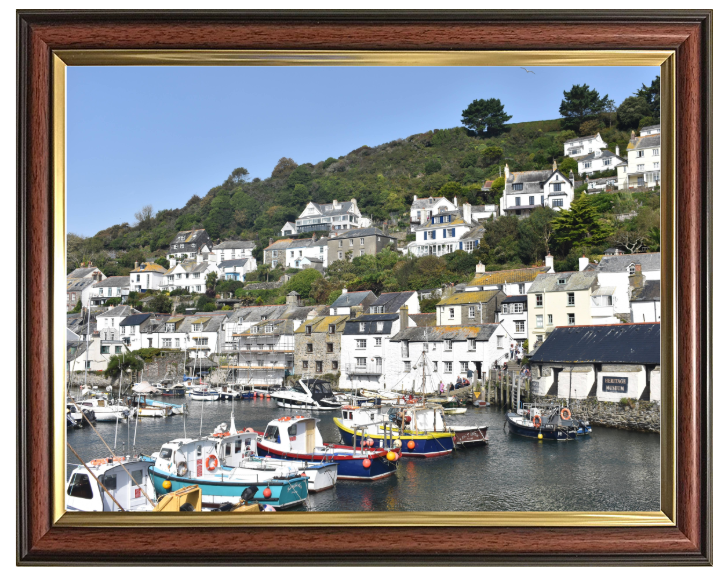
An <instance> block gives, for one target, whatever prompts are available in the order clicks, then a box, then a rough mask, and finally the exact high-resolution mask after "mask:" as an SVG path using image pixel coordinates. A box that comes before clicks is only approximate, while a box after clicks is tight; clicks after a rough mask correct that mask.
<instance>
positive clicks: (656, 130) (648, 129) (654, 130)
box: [640, 124, 660, 136]
mask: <svg viewBox="0 0 720 576" xmlns="http://www.w3.org/2000/svg"><path fill="white" fill-rule="evenodd" d="M653 134H660V124H654V125H653V126H645V128H640V136H651V135H653Z"/></svg>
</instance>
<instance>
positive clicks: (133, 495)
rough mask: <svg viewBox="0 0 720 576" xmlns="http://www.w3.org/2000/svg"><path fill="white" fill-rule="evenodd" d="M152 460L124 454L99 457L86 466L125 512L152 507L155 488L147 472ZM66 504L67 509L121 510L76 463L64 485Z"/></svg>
mask: <svg viewBox="0 0 720 576" xmlns="http://www.w3.org/2000/svg"><path fill="white" fill-rule="evenodd" d="M121 462H122V466H121V465H120V463H121ZM152 464H153V463H152V460H149V459H142V458H132V459H131V458H128V459H125V458H124V457H120V458H115V459H113V458H101V459H99V460H92V461H90V462H87V465H88V468H89V469H90V470H91V471H92V473H93V474H94V475H95V477H96V478H97V480H98V481H99V482H101V483H102V484H103V486H105V488H106V489H107V491H108V492H109V493H110V494H111V495H112V497H113V498H115V500H117V503H118V504H120V506H122V508H123V509H124V510H125V511H128V512H139V511H149V510H152V509H153V508H154V506H155V504H154V502H152V500H154V499H155V489H154V487H153V483H152V482H151V481H150V479H149V476H148V469H149V468H150V466H152ZM123 466H124V468H123ZM125 470H127V472H126V471H125ZM128 472H129V473H130V475H131V476H132V480H131V479H130V476H128ZM140 488H142V490H141V489H140ZM143 490H144V491H145V494H147V495H148V497H149V498H150V500H151V501H150V502H149V501H148V499H147V498H146V497H145V496H144V495H143ZM65 507H66V508H67V510H71V511H82V512H119V511H120V508H118V506H117V504H116V503H115V502H113V499H112V498H110V496H108V494H107V492H105V491H104V490H103V489H102V487H101V486H100V484H98V482H97V481H96V480H95V478H93V477H92V475H91V474H90V473H89V472H88V470H87V469H86V468H85V466H78V467H77V468H76V469H75V470H73V472H72V474H71V475H70V479H69V480H68V483H67V486H66V488H65Z"/></svg>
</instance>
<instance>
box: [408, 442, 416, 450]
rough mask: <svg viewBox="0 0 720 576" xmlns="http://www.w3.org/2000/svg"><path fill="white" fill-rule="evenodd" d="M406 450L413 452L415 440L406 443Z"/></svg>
mask: <svg viewBox="0 0 720 576" xmlns="http://www.w3.org/2000/svg"><path fill="white" fill-rule="evenodd" d="M407 447H408V450H415V440H410V442H408V443H407Z"/></svg>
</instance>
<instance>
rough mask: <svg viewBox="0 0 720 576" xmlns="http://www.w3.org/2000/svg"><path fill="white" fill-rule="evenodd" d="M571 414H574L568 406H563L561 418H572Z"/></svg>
mask: <svg viewBox="0 0 720 576" xmlns="http://www.w3.org/2000/svg"><path fill="white" fill-rule="evenodd" d="M571 416H572V414H571V413H570V410H568V409H567V408H563V409H562V410H560V418H562V419H563V420H570V417H571Z"/></svg>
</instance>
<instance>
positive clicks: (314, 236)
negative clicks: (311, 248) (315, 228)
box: [312, 232, 317, 242]
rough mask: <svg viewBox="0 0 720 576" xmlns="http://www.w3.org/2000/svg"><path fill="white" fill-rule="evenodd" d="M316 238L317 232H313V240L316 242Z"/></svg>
mask: <svg viewBox="0 0 720 576" xmlns="http://www.w3.org/2000/svg"><path fill="white" fill-rule="evenodd" d="M315 238H317V234H315V232H313V235H312V241H313V242H315Z"/></svg>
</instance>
